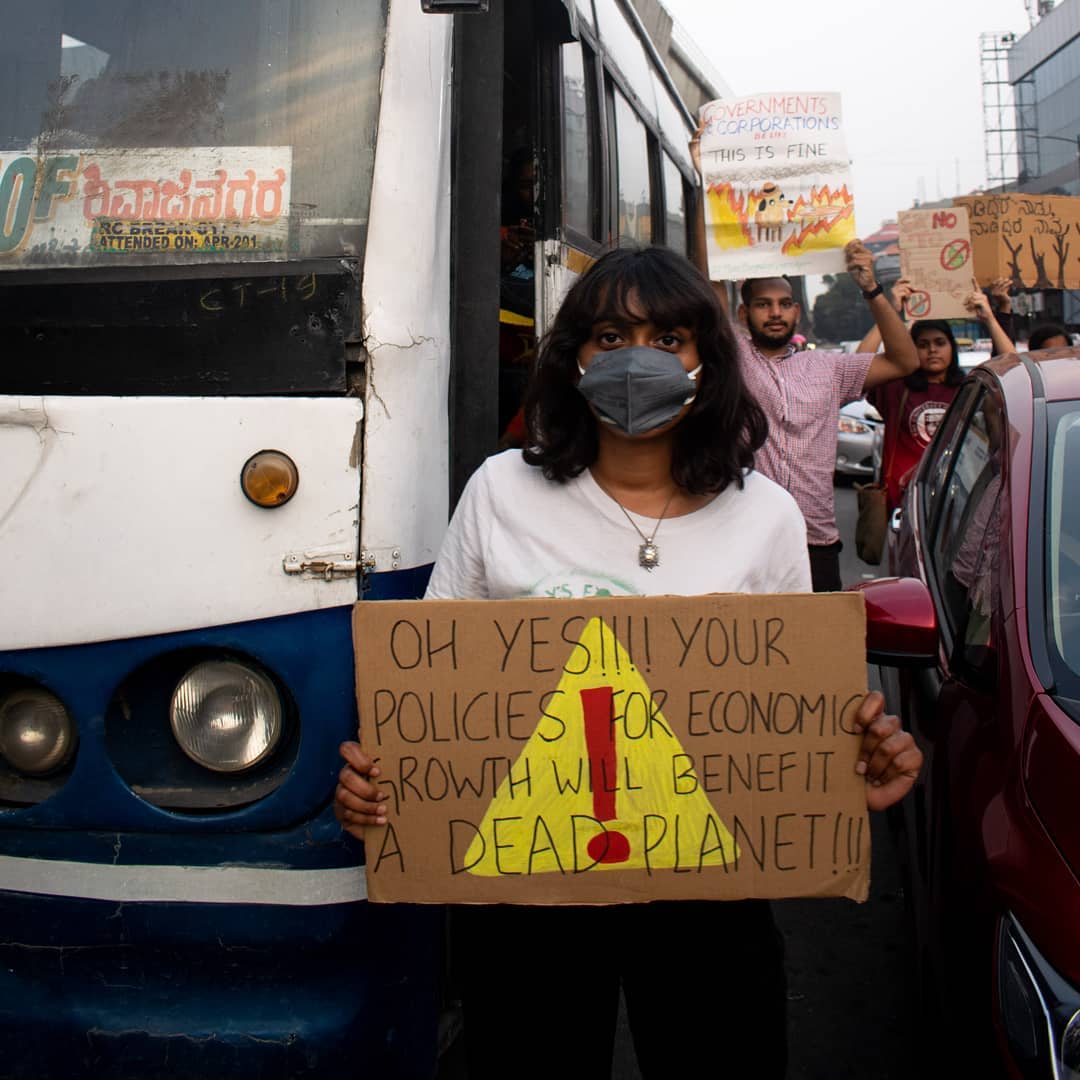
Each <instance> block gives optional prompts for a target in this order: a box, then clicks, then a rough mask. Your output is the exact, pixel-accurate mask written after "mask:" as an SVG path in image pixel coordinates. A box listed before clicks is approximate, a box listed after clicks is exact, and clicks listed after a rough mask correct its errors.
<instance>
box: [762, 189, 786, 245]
mask: <svg viewBox="0 0 1080 1080" xmlns="http://www.w3.org/2000/svg"><path fill="white" fill-rule="evenodd" d="M790 204H791V200H790V199H789V198H787V197H786V196H785V195H784V193H783V192H782V191H781V190H780V189H779V188H778V187H777V186H776V185H775V184H774V183H773V182H772V181H771V180H770V181H769V183H767V184H766V185H765V186H764V187H763V188H762V189H761V198H760V199H759V200H758V208H757V213H755V214H754V223H755V224H756V225H757V238H758V243H761V241H762V240H764V241H765V243H767V244H769V243H779V242H780V239H781V237H782V235H783V232H784V222H785V220H786V211H785V207H786V206H789V205H790Z"/></svg>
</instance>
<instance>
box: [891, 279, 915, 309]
mask: <svg viewBox="0 0 1080 1080" xmlns="http://www.w3.org/2000/svg"><path fill="white" fill-rule="evenodd" d="M914 291H915V290H914V289H913V288H912V285H911V282H910V281H909V280H908V279H907V278H903V277H902V278H899V279H898V280H897V282H896V284H895V285H893V287H892V306H893V307H894V308H896V311H897V313H898V314H900V315H903V314H904V305H905V304H906V303H907V302H908V299H909V298H910V296H911V294H912V293H913V292H914Z"/></svg>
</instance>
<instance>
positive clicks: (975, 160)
mask: <svg viewBox="0 0 1080 1080" xmlns="http://www.w3.org/2000/svg"><path fill="white" fill-rule="evenodd" d="M663 3H664V5H665V6H666V7H667V9H668V10H669V11H670V12H671V14H672V15H673V16H674V17H675V19H676V20H677V21H678V22H680V23H681V24H682V25H683V26H684V27H685V28H686V29H687V30H688V31H689V33H690V35H691V36H692V38H693V39H694V41H695V42H696V43H697V45H698V47H699V48H700V49H701V50H702V51H703V52H704V53H705V54H706V55H707V56H708V57H709V59H710V60H711V61H712V62H713V63H714V64H715V65H716V67H717V69H718V70H719V72H720V74H721V75H722V76H723V78H724V79H726V81H727V83H728V85H729V86H730V87H731V89H732V92H733V93H735V94H736V95H739V96H741V95H743V94H754V93H760V92H769V91H774V90H785V91H794V90H803V91H828V90H838V91H839V92H840V94H841V95H842V98H843V109H844V126H845V128H846V129H847V148H848V156H849V157H850V158H851V159H852V162H853V166H852V167H853V171H854V192H855V213H856V225H857V229H858V232H859V234H860V235H861V236H869V235H870V234H871V233H872V232H874V231H875V230H876V229H877V228H878V226H879V225H880V223H881V221H882V220H883V219H885V218H889V217H894V216H895V213H896V211H897V210H904V209H906V208H908V207H909V206H911V204H912V201H913V200H914V199H916V198H923V199H927V200H933V199H937V198H944V197H949V196H951V195H955V194H964V193H966V192H968V191H970V190H971V189H972V188H974V187H978V186H981V185H982V184H983V183H984V182H985V179H986V167H985V154H984V149H983V109H982V81H981V79H982V76H981V70H980V63H979V35H980V34H981V33H983V32H984V31H994V30H1011V31H1015V32H1018V33H1023V32H1025V31H1026V30H1027V29H1028V25H1029V24H1028V18H1027V11H1026V8H1025V5H1024V0H906V2H905V3H894V2H886V0H817V2H812V0H769V2H767V3H758V4H754V3H745V2H743V3H731V2H728V0H663ZM958 181H959V182H958Z"/></svg>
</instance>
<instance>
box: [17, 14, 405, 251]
mask: <svg viewBox="0 0 1080 1080" xmlns="http://www.w3.org/2000/svg"><path fill="white" fill-rule="evenodd" d="M385 21H386V3H385V0H356V2H352V3H348V4H342V3H340V2H339V0H303V2H298V0H229V2H228V3H221V2H220V0H188V2H186V3H184V4H170V3H165V2H163V0H139V2H137V3H136V2H135V0H37V2H35V3H33V4H18V5H9V9H8V10H7V11H6V12H5V15H4V33H3V34H2V35H0V269H7V270H14V269H21V270H26V269H32V268H35V267H43V266H48V267H81V266H95V267H96V266H109V267H116V266H118V265H123V266H132V265H135V266H143V267H153V266H159V265H176V264H178V263H179V264H184V263H207V262H209V263H223V262H234V261H241V262H261V261H272V262H282V261H290V260H303V259H310V258H312V257H324V256H341V255H359V254H360V253H361V252H362V251H363V244H364V235H365V227H366V223H367V214H368V203H369V198H370V193H371V178H372V169H373V163H374V153H375V136H376V125H377V117H378V105H379V100H378V99H379V81H380V72H381V67H382V60H383V44H384V30H385Z"/></svg>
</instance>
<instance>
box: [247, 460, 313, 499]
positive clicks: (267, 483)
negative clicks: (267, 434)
mask: <svg viewBox="0 0 1080 1080" xmlns="http://www.w3.org/2000/svg"><path fill="white" fill-rule="evenodd" d="M299 486H300V473H299V471H298V470H297V468H296V464H295V462H294V461H293V460H292V458H291V457H289V455H288V454H283V453H282V452H281V451H280V450H260V451H259V452H258V453H257V454H252V455H251V457H249V458H248V459H247V461H245V462H244V467H243V469H241V470H240V487H241V488H242V489H243V492H244V494H245V495H246V496H247V497H248V498H249V499H250V500H251V501H252V502H253V503H254V504H255V505H256V506H263V507H266V508H267V509H272V508H273V507H275V506H284V505H285V504H286V503H287V502H288V501H289V500H290V499H291V498H292V497H293V496H294V495H295V494H296V489H297V488H298V487H299Z"/></svg>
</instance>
